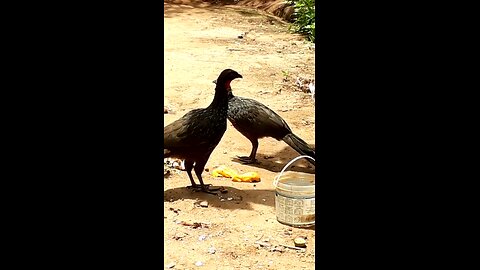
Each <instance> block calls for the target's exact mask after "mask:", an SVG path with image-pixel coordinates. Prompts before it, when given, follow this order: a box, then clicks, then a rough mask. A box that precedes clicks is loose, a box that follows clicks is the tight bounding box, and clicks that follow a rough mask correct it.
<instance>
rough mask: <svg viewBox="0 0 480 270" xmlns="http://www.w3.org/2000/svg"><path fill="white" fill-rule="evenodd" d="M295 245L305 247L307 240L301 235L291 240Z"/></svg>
mask: <svg viewBox="0 0 480 270" xmlns="http://www.w3.org/2000/svg"><path fill="white" fill-rule="evenodd" d="M293 242H294V243H295V246H296V247H307V245H306V244H307V241H306V240H305V238H303V237H297V238H295V239H294V240H293Z"/></svg>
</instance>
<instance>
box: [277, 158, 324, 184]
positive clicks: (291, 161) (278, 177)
mask: <svg viewBox="0 0 480 270" xmlns="http://www.w3.org/2000/svg"><path fill="white" fill-rule="evenodd" d="M301 158H309V159H311V160H313V161H315V159H314V158H312V157H311V156H298V157H296V158H294V159H292V160H290V162H288V163H287V165H285V167H283V169H282V171H281V172H280V174H278V175H277V176H275V178H274V179H273V186H274V187H277V184H278V179H280V176H282V174H283V172H284V171H285V170H286V169H287V168H288V167H289V166H290V165H292V163H293V162H295V161H297V160H299V159H301Z"/></svg>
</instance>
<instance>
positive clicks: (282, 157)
mask: <svg viewBox="0 0 480 270" xmlns="http://www.w3.org/2000/svg"><path fill="white" fill-rule="evenodd" d="M310 147H312V148H314V149H315V145H310ZM259 149H260V148H259ZM298 156H300V154H299V153H297V152H296V151H295V150H293V149H292V148H291V147H290V146H285V147H284V148H283V149H282V150H280V151H279V152H277V153H275V154H274V155H273V157H266V155H265V154H262V153H261V150H260V151H258V152H257V157H256V158H257V163H252V164H246V165H247V166H252V167H257V168H262V169H265V170H269V171H271V172H281V171H282V169H283V167H285V166H286V165H287V163H288V162H290V161H291V160H292V159H294V158H296V157H298ZM232 161H234V162H237V163H240V164H243V163H242V162H241V161H240V160H239V159H238V158H236V157H233V158H232ZM286 171H295V172H303V173H310V174H315V166H313V165H312V164H310V163H309V162H308V161H307V160H306V158H302V159H299V160H297V161H295V162H294V163H292V164H291V165H290V167H289V168H287V169H286Z"/></svg>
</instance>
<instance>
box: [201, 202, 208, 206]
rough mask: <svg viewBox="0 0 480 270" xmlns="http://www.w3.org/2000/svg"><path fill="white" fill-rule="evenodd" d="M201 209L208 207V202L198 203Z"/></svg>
mask: <svg viewBox="0 0 480 270" xmlns="http://www.w3.org/2000/svg"><path fill="white" fill-rule="evenodd" d="M200 206H201V207H208V202H207V201H202V202H200Z"/></svg>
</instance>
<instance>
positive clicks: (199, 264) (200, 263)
mask: <svg viewBox="0 0 480 270" xmlns="http://www.w3.org/2000/svg"><path fill="white" fill-rule="evenodd" d="M195 265H196V266H202V265H203V262H201V261H197V262H195Z"/></svg>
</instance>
